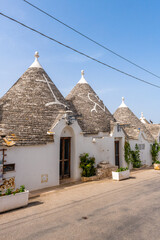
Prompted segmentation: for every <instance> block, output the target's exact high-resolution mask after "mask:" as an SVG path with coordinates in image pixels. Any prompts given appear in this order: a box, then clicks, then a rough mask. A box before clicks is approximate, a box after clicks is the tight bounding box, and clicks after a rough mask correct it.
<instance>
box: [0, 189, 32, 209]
mask: <svg viewBox="0 0 160 240" xmlns="http://www.w3.org/2000/svg"><path fill="white" fill-rule="evenodd" d="M28 197H29V191H27V190H25V186H24V185H22V186H20V188H19V189H18V188H17V189H16V190H13V189H10V188H9V189H7V190H6V191H5V192H3V193H2V192H0V213H1V212H5V211H8V210H11V209H15V208H19V207H23V206H26V205H27V204H28Z"/></svg>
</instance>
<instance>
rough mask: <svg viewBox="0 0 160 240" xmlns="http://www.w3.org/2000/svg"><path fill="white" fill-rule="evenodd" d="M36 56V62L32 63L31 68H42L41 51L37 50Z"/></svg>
mask: <svg viewBox="0 0 160 240" xmlns="http://www.w3.org/2000/svg"><path fill="white" fill-rule="evenodd" d="M34 56H35V60H34V62H33V63H32V65H31V66H30V67H29V68H42V66H41V64H40V63H39V61H38V58H39V53H38V52H35V55H34Z"/></svg>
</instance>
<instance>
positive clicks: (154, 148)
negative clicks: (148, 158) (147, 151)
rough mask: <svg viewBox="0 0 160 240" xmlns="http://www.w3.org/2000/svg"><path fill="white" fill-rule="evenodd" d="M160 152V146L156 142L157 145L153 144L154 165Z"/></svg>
mask: <svg viewBox="0 0 160 240" xmlns="http://www.w3.org/2000/svg"><path fill="white" fill-rule="evenodd" d="M159 151H160V144H159V143H157V141H155V143H153V144H151V155H152V161H153V162H152V164H153V163H155V162H156V161H157V159H158V154H159Z"/></svg>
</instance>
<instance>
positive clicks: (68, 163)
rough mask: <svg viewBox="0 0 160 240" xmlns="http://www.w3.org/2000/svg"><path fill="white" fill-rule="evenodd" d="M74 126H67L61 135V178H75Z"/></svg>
mask: <svg viewBox="0 0 160 240" xmlns="http://www.w3.org/2000/svg"><path fill="white" fill-rule="evenodd" d="M74 138H75V137H74V131H73V129H72V127H70V126H66V127H65V128H64V129H63V130H62V132H61V135H60V154H59V177H60V180H63V179H67V178H74V171H75V169H74V168H75V163H74V155H75V144H74Z"/></svg>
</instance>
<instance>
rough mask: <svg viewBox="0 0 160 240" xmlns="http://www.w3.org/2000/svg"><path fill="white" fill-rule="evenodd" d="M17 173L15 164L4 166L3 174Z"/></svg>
mask: <svg viewBox="0 0 160 240" xmlns="http://www.w3.org/2000/svg"><path fill="white" fill-rule="evenodd" d="M11 171H15V163H8V164H4V165H3V173H7V172H11Z"/></svg>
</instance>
